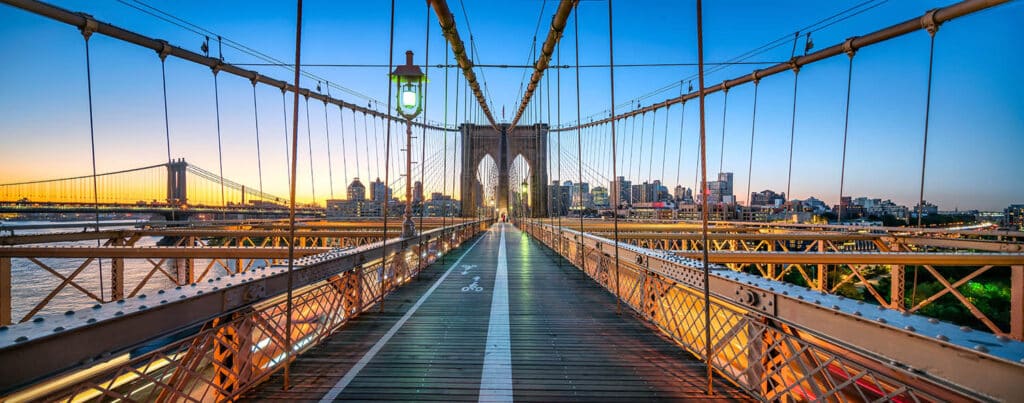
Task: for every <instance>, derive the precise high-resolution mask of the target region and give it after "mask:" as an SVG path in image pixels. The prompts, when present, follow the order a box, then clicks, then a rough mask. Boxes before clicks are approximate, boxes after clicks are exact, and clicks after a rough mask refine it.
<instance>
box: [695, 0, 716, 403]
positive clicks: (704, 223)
mask: <svg viewBox="0 0 1024 403" xmlns="http://www.w3.org/2000/svg"><path fill="white" fill-rule="evenodd" d="M701 3H702V1H701V0H697V64H698V70H697V74H698V76H699V78H698V82H699V84H700V166H701V170H700V171H701V193H703V195H702V197H701V200H702V201H701V204H702V207H703V208H702V209H701V241H702V243H703V247H702V248H701V249H703V254H704V259H703V262H702V263H703V266H704V287H703V288H704V353H705V365H706V366H707V370H708V372H707V381H708V384H707V387H708V389H707V392H708V395H711V394H712V393H714V390H713V389H712V373H713V372H712V365H711V356H712V349H713V346H712V345H711V292H710V284H709V277H710V276H711V273H710V271H709V265H708V198H707V191H706V190H705V189H707V186H708V159H707V137H706V135H705V122H706V121H705V119H704V98H705V96H706V94H705V93H704V21H703V11H702V4H701Z"/></svg>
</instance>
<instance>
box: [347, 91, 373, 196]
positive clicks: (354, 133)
mask: <svg viewBox="0 0 1024 403" xmlns="http://www.w3.org/2000/svg"><path fill="white" fill-rule="evenodd" d="M363 127H365V126H363ZM365 132H366V131H365V130H364V131H363V133H365ZM352 141H353V142H355V145H353V146H352V149H353V150H355V155H356V178H358V177H360V176H361V175H360V172H361V171H360V170H359V169H360V168H359V130H358V128H356V111H355V110H352ZM363 179H366V183H370V165H369V164H367V165H366V177H365V178H363ZM371 186H373V185H372V184H371ZM372 189H373V188H372V187H371V190H372Z"/></svg>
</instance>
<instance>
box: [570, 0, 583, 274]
mask: <svg viewBox="0 0 1024 403" xmlns="http://www.w3.org/2000/svg"><path fill="white" fill-rule="evenodd" d="M573 7H576V10H575V11H576V12H575V13H573V17H572V29H573V31H574V33H573V39H575V41H576V44H575V46H573V48H574V49H573V50H574V51H575V53H576V162H577V165H578V166H577V168H579V174H580V175H579V176H580V183H579V184H577V185H576V186H577V188H578V189H579V190H580V191H579V193H580V195H579V196H580V210H579V212H580V237H579V239H580V246H579V248H580V253H579V259H580V266H586V263H585V261H584V259H583V236H582V235H583V211H584V209H585V208H586V206H585V204H584V198H583V139H582V132H581V130H582V129H580V123H581V122H580V9H579V7H580V3H579V2H578V1H577V2H576V3H575V4H573Z"/></svg>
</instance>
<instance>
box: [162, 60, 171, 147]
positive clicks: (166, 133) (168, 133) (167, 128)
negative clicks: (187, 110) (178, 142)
mask: <svg viewBox="0 0 1024 403" xmlns="http://www.w3.org/2000/svg"><path fill="white" fill-rule="evenodd" d="M160 81H161V83H162V84H163V89H164V136H165V137H166V138H167V163H168V164H170V163H171V123H170V117H169V115H168V113H167V53H163V52H161V53H160Z"/></svg>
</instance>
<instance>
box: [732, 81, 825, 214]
mask: <svg viewBox="0 0 1024 403" xmlns="http://www.w3.org/2000/svg"><path fill="white" fill-rule="evenodd" d="M760 83H761V79H760V78H758V77H757V73H754V112H753V113H752V114H751V116H750V159H749V160H748V161H747V207H748V208H749V207H751V205H750V202H751V200H750V195H751V193H750V178H751V176H752V175H753V174H754V128H755V127H756V126H757V89H758V87H759V86H760ZM844 149H845V145H844ZM840 193H841V192H840Z"/></svg>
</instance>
